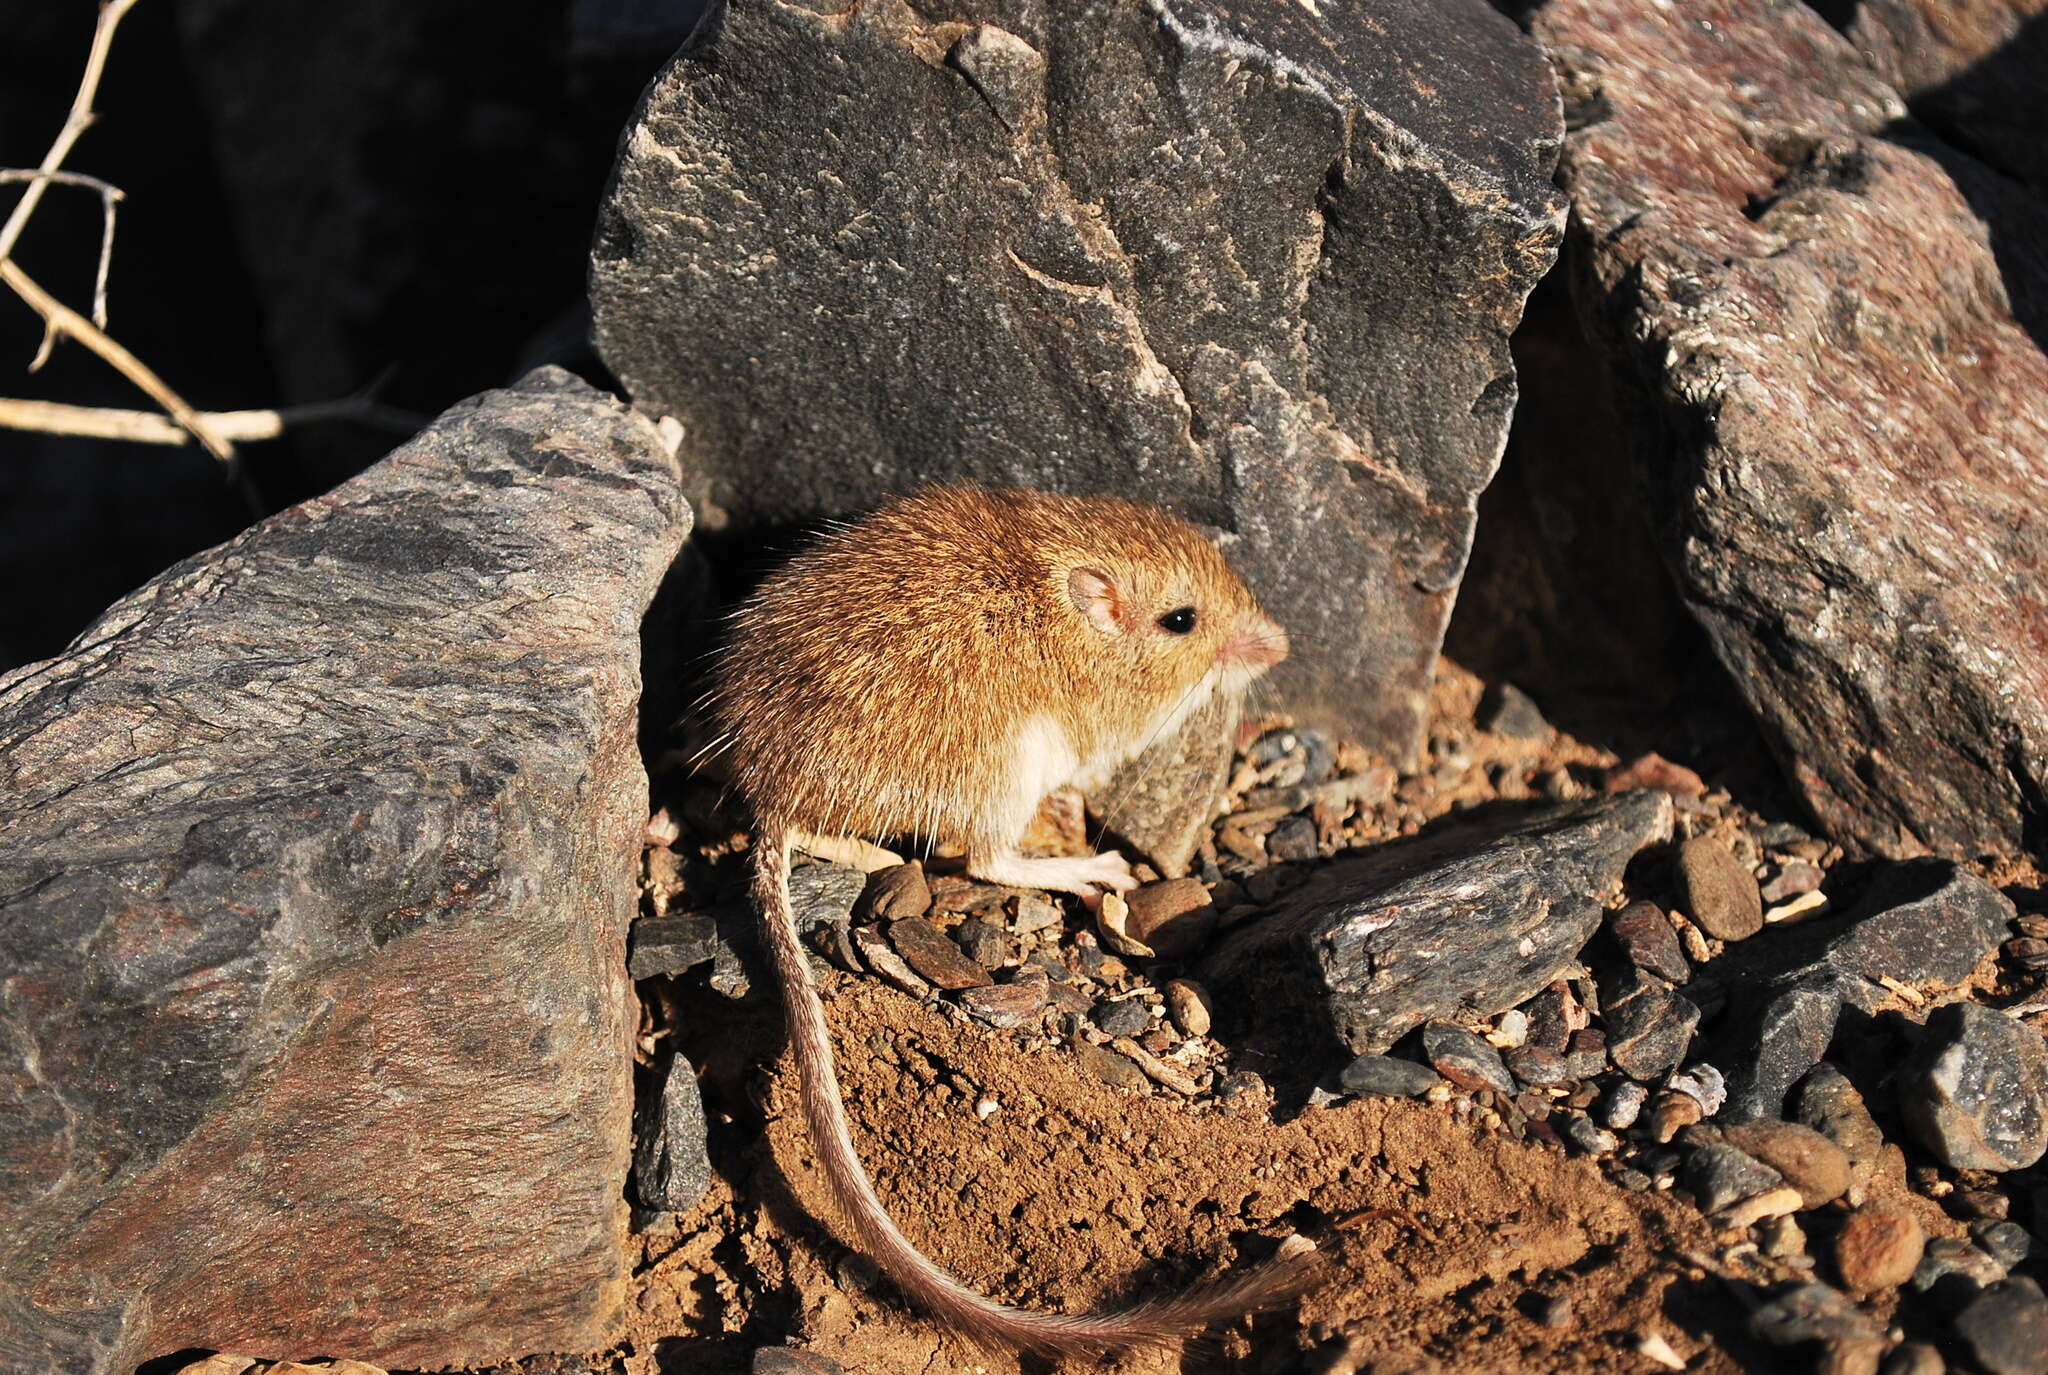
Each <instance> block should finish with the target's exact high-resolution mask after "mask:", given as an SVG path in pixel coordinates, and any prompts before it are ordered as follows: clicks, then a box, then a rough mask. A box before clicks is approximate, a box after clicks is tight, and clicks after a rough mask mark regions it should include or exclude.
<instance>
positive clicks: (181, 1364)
mask: <svg viewBox="0 0 2048 1375" xmlns="http://www.w3.org/2000/svg"><path fill="white" fill-rule="evenodd" d="M213 1354H214V1353H213V1350H212V1348H210V1347H204V1346H188V1347H186V1348H185V1349H184V1350H182V1351H173V1352H172V1353H171V1354H170V1355H168V1356H158V1357H157V1358H156V1359H154V1360H149V1361H144V1362H143V1363H142V1364H141V1365H139V1366H136V1367H135V1375H177V1372H178V1371H180V1370H183V1369H184V1368H185V1367H186V1366H188V1365H191V1364H192V1363H193V1362H195V1361H203V1360H205V1359H206V1358H207V1357H208V1356H211V1355H213Z"/></svg>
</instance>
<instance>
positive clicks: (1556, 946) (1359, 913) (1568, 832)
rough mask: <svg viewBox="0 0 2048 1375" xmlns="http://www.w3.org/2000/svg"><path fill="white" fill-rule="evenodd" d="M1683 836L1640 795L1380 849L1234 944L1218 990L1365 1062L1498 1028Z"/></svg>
mask: <svg viewBox="0 0 2048 1375" xmlns="http://www.w3.org/2000/svg"><path fill="white" fill-rule="evenodd" d="M1670 828H1671V799H1670V798H1668V797H1665V796H1664V795H1663V794H1662V793H1649V792H1636V793H1624V794H1622V795H1620V796H1617V797H1612V798H1607V799H1603V800H1602V801H1599V802H1596V803H1592V804H1590V805H1587V806H1584V807H1576V808H1562V809H1553V810H1549V811H1544V812H1540V813H1538V814H1536V815H1534V816H1532V817H1529V818H1527V819H1524V820H1520V821H1517V822H1508V823H1496V824H1494V825H1492V826H1490V827H1473V828H1470V829H1462V830H1451V831H1447V832H1445V833H1443V834H1441V835H1438V836H1433V837H1429V838H1426V839H1424V840H1422V841H1418V842H1414V843H1410V844H1390V845H1383V846H1380V847H1379V848H1378V849H1377V850H1375V851H1374V852H1373V853H1371V854H1369V855H1366V856H1362V857H1360V858H1358V859H1353V860H1345V861H1341V862H1339V863H1336V864H1333V865H1331V866H1330V867H1329V868H1328V869H1326V870H1324V871H1323V872H1322V873H1320V874H1318V875H1317V876H1316V877H1315V878H1314V879H1312V880H1310V881H1309V882H1308V883H1307V884H1305V885H1304V886H1303V887H1302V888H1301V889H1300V890H1299V891H1298V892H1297V893H1295V894H1294V895H1292V896H1291V897H1290V898H1289V899H1288V900H1287V903H1286V905H1285V906H1284V907H1283V908H1282V909H1281V910H1279V911H1278V912H1276V913H1274V914H1273V915H1272V916H1270V917H1268V918H1266V919H1264V920H1262V921H1260V922H1258V923H1257V924H1255V925H1254V926H1252V927H1251V928H1249V929H1248V930H1246V931H1244V932H1242V933H1240V934H1239V935H1237V936H1235V937H1234V938H1233V939H1231V940H1230V941H1229V942H1228V943H1227V944H1225V945H1224V946H1223V948H1222V949H1221V950H1219V951H1218V952H1217V954H1216V956H1215V957H1214V959H1213V960H1212V961H1211V962H1210V966H1209V972H1208V974H1207V976H1206V977H1205V981H1206V982H1208V983H1209V985H1210V986H1211V987H1212V988H1215V989H1217V990H1218V992H1219V994H1220V995H1221V996H1220V1000H1219V1001H1220V1005H1227V1004H1229V1003H1231V1002H1232V1001H1238V1000H1241V999H1244V998H1250V999H1255V1000H1256V1003H1257V1005H1258V1006H1259V1007H1260V1008H1261V1009H1262V1012H1261V1015H1262V1016H1264V1015H1268V1014H1269V1013H1270V1012H1271V1011H1272V1010H1274V1009H1275V1008H1276V1007H1277V1006H1278V1005H1281V1004H1285V1003H1289V1002H1292V1003H1296V1004H1298V1005H1300V1006H1302V1007H1306V1008H1309V1009H1312V1010H1313V1015H1314V1016H1315V1017H1316V1019H1317V1020H1319V1021H1321V1022H1322V1023H1323V1024H1324V1025H1326V1026H1328V1027H1329V1028H1330V1030H1331V1031H1332V1032H1334V1033H1335V1035H1336V1037H1337V1039H1338V1040H1340V1041H1341V1042H1342V1043H1343V1044H1344V1045H1345V1046H1346V1047H1347V1048H1348V1049H1349V1050H1350V1051H1351V1053H1352V1054H1354V1055H1358V1054H1364V1053H1366V1052H1368V1051H1371V1052H1383V1051H1385V1050H1386V1049H1387V1048H1388V1047H1389V1046H1391V1045H1392V1044H1393V1043H1394V1042H1395V1041H1397V1040H1399V1039H1400V1037H1401V1036H1402V1035H1403V1034H1404V1033H1406V1032H1407V1031H1409V1030H1411V1029H1412V1028H1414V1027H1417V1026H1420V1025H1421V1024H1422V1023H1423V1022H1426V1021H1429V1020H1431V1019H1432V1018H1444V1019H1447V1020H1448V1019H1453V1018H1458V1019H1465V1018H1483V1017H1490V1016H1492V1015H1493V1014H1495V1013H1497V1012H1502V1011H1505V1010H1506V1009H1508V1008H1511V1007H1513V1006H1515V1005H1516V1004H1518V1003H1521V1002H1523V1001H1524V1000H1526V999H1528V998H1530V997H1531V996H1533V995H1534V994H1535V993H1537V992H1538V991H1539V990H1541V989H1542V988H1543V987H1544V986H1545V985H1547V984H1548V983H1550V982H1551V981H1552V980H1553V979H1556V978H1558V977H1559V976H1560V975H1561V974H1562V973H1563V971H1564V970H1566V969H1567V968H1568V967H1570V966H1571V965H1572V964H1573V963H1574V962H1575V961H1576V959H1577V957H1578V953H1579V950H1580V949H1581V948H1582V947H1583V946H1584V945H1585V943H1586V941H1587V940H1588V939H1589V938H1590V937H1591V936H1592V934H1593V932H1594V931H1595V930H1597V929H1598V927H1599V925H1600V919H1601V917H1602V915H1604V913H1603V910H1602V907H1601V904H1600V902H1599V895H1600V894H1601V893H1602V892H1604V891H1605V890H1608V889H1610V888H1612V887H1613V886H1614V885H1615V884H1616V883H1617V882H1618V881H1619V879H1620V877H1621V873H1622V870H1623V868H1624V867H1625V866H1626V865H1627V864H1628V861H1629V859H1630V858H1631V857H1632V856H1633V855H1634V854H1635V853H1636V852H1637V851H1638V850H1640V849H1642V848H1643V847H1644V846H1645V845H1648V844H1651V843H1652V842H1654V841H1658V840H1661V839H1663V838H1664V837H1665V836H1666V835H1668V834H1669V832H1670ZM1226 989H1236V990H1239V993H1238V995H1237V997H1236V998H1234V997H1233V995H1232V994H1231V993H1230V992H1226V991H1225V990H1226Z"/></svg>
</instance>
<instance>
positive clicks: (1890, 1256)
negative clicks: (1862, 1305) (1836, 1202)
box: [1834, 1203, 1927, 1294]
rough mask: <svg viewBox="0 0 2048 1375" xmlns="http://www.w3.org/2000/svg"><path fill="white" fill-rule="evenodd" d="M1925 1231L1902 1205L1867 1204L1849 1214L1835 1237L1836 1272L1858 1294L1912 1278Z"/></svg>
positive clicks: (1871, 1292) (1875, 1290)
mask: <svg viewBox="0 0 2048 1375" xmlns="http://www.w3.org/2000/svg"><path fill="white" fill-rule="evenodd" d="M1926 1246H1927V1234H1926V1233H1925V1232H1923V1231H1922V1230H1921V1229H1920V1223H1919V1222H1918V1220H1916V1219H1915V1218H1914V1217H1913V1215H1912V1214H1911V1213H1909V1212H1907V1211H1906V1210H1905V1209H1903V1208H1899V1207H1895V1206H1890V1205H1885V1204H1875V1203H1874V1204H1870V1205H1868V1206H1866V1207H1863V1208H1859V1209H1857V1210H1856V1211H1855V1212H1853V1213H1851V1214H1849V1216H1848V1218H1847V1219H1846V1220H1845V1221H1844V1222H1843V1223H1842V1230H1841V1231H1840V1232H1839V1233H1837V1234H1836V1236H1835V1245H1834V1259H1835V1271H1836V1273H1837V1274H1839V1275H1840V1276H1841V1277H1842V1283H1843V1284H1844V1285H1846V1286H1847V1287H1848V1288H1849V1289H1850V1290H1851V1291H1853V1292H1855V1293H1859V1294H1874V1293H1877V1292H1878V1291H1879V1290H1881V1289H1896V1288H1897V1287H1898V1286H1900V1285H1902V1284H1904V1283H1906V1282H1907V1281H1908V1280H1910V1279H1912V1278H1913V1272H1914V1271H1915V1270H1916V1269H1918V1268H1919V1265H1920V1260H1921V1257H1922V1255H1923V1254H1924V1253H1925V1250H1926Z"/></svg>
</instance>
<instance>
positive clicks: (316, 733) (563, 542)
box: [0, 371, 689, 1372]
mask: <svg viewBox="0 0 2048 1375" xmlns="http://www.w3.org/2000/svg"><path fill="white" fill-rule="evenodd" d="M688 528H689V510H688V508H687V506H686V505H685V504H684V502H683V501H682V499H681V496H680V494H679V492H678V489H677V485H676V480H675V470H674V462H673V460H672V459H671V458H670V457H669V455H668V453H667V452H666V450H665V447H664V445H663V444H662V442H661V440H660V438H659V437H658V435H657V433H656V431H655V428H654V426H653V425H652V424H651V423H650V422H649V421H648V420H646V419H645V418H643V417H641V416H638V415H636V414H634V413H632V412H629V411H627V410H625V409H623V408H622V407H620V406H619V405H618V403H617V402H616V401H614V400H612V399H611V398H609V397H606V396H603V395H602V394H600V393H597V392H594V391H592V390H591V389H590V388H588V387H586V386H584V385H583V384H581V383H579V382H576V381H575V380H574V379H572V378H569V377H568V376H567V375H566V374H563V373H559V372H551V371H544V372H541V373H536V374H534V375H533V376H531V377H529V378H527V379H526V380H525V381H524V382H522V383H521V384H520V385H519V386H517V387H516V388H512V389H508V390H505V391H499V392H491V393H487V394H486V395H484V396H482V397H479V398H476V399H474V400H471V401H468V402H465V403H464V404H463V405H461V406H459V407H457V408H455V409H454V410H451V411H450V412H449V413H448V414H447V415H445V416H444V417H442V418H441V420H439V421H438V422H436V424H435V425H434V426H433V427H432V428H431V429H429V430H427V431H426V432H425V433H423V434H422V435H420V436H419V437H418V438H417V439H415V440H414V441H412V442H411V443H409V444H407V445H406V446H405V447H404V448H402V449H400V450H398V451H397V452H396V453H394V454H392V455H391V456H390V457H389V458H387V459H386V460H384V461H383V462H382V463H381V464H379V465H377V466H376V467H375V468H374V469H372V470H371V471H369V472H367V473H365V474H364V475H363V476H361V477H359V478H357V479H355V480H354V481H351V482H349V483H348V484H346V485H344V486H342V487H340V488H338V489H337V490H335V491H334V492H332V493H330V494H329V495H327V496H325V497H321V498H318V499H316V500H313V501H309V502H307V503H305V504H304V505H301V506H298V507H295V508H293V509H291V510H288V511H285V512H283V513H282V514H280V515H278V516H275V517H273V518H272V519H270V520H268V521H265V522H264V523H263V524H261V525H259V526H257V527H255V528H254V529H252V530H250V531H248V532H247V533H245V534H243V535H242V536H240V537H239V538H237V539H235V540H234V541H232V542H230V543H228V544H225V545H222V546H221V547H219V548H218V549H214V550H212V551H209V552H208V553H205V554H202V555H200V556H198V557H196V558H194V559H191V560H189V561H187V562H186V563H184V564H181V565H179V566H178V567H176V568H173V569H172V570H170V571H169V572H168V573H165V574H164V575H163V576H162V577H160V578H158V579H157V580H156V581H154V582H152V583H150V584H149V585H148V586H146V587H144V588H142V589H141V590H140V591H139V592H137V593H135V594H134V595H133V596H131V597H129V598H127V599H126V600H124V601H122V602H120V603H118V604H117V605H115V606H114V607H113V608H112V609H111V610H109V611H108V612H107V614H106V615H105V616H104V617H102V618H101V619H100V621H99V622H98V623H97V624H95V625H94V626H93V627H92V628H91V629H90V630H88V631H87V632H86V633H85V634H84V635H83V636H82V637H81V638H80V639H79V640H78V641H77V643H75V644H74V645H73V646H72V647H71V649H70V650H68V651H67V652H66V653H65V654H63V655H61V656H60V657H58V658H56V659H52V660H48V661H46V662H43V663H38V664H32V665H29V666H28V667H26V668H23V669H21V670H19V671H17V672H15V673H13V674H11V675H8V676H7V677H6V678H4V679H0V1235H4V1236H5V1237H6V1238H7V1245H6V1246H5V1247H0V1368H4V1369H7V1370H17V1369H39V1370H42V1369H48V1370H63V1371H109V1372H111V1371H117V1370H118V1371H126V1370H129V1369H132V1368H133V1367H134V1366H135V1365H136V1364H137V1363H139V1362H141V1361H143V1360H146V1359H151V1358H154V1357H158V1356H162V1355H164V1354H166V1353H168V1352H172V1351H176V1350H179V1349H181V1348H185V1347H206V1348H216V1349H218V1348H226V1349H231V1350H254V1351H271V1352H279V1353H305V1352H315V1351H334V1352H343V1353H346V1354H348V1355H350V1356H354V1357H358V1358H362V1359H367V1360H371V1361H375V1362H377V1363H379V1364H382V1365H388V1366H428V1367H435V1366H442V1365H457V1364H466V1363H473V1362H479V1363H480V1362H484V1361H488V1360H492V1359H497V1358H502V1357H506V1356H511V1355H517V1354H521V1353H524V1352H528V1351H533V1350H554V1349H560V1348H565V1347H566V1348H571V1349H587V1348H592V1347H595V1346H598V1345H601V1344H602V1343H603V1342H604V1341H605V1340H606V1339H607V1337H608V1335H609V1327H610V1323H611V1321H612V1319H613V1317H614V1316H615V1312H616V1309H617V1306H618V1304H619V1303H620V1301H621V1300H622V1298H623V1295H624V1289H625V1284H626V1280H627V1277H628V1276H627V1268H626V1260H625V1252H624V1249H623V1244H624V1240H625V1223H626V1217H625V1202H624V1193H623V1189H624V1183H625V1178H626V1162H627V1155H628V1149H629V1145H630V1139H629V1125H628V1116H629V1112H630V1109H631V1101H630V1100H631V1084H630V1078H629V1073H630V1058H629V1057H630V1045H629V1034H630V1032H631V1029H632V1026H633V1018H632V1016H631V1014H630V1011H629V1009H630V1006H631V990H630V986H629V985H628V983H627V980H626V971H625V962H624V961H625V948H624V947H625V931H626V924H627V922H628V921H629V920H630V918H631V916H632V913H633V907H634V902H635V891H634V881H633V874H634V868H635V859H636V857H637V854H638V850H639V845H640V835H641V831H642V828H643V827H644V824H645V821H646V808H647V797H646V779H645V777H644V775H643V773H642V771H641V765H640V757H639V752H638V750H637V748H636V744H635V732H634V724H635V722H634V709H635V706H636V703H637V701H638V698H639V686H640V683H639V633H638V632H639V625H640V618H641V615H642V613H643V612H644V611H645V609H646V607H647V604H648V601H649V599H650V598H651V597H652V596H653V593H654V590H655V586H656V584H657V583H658V582H659V581H660V579H661V577H662V574H663V571H664V570H665V569H666V568H667V566H668V564H669V562H670V560H671V559H672V558H673V557H674V555H675V552H676V550H677V547H678V545H679V544H680V542H681V540H682V538H683V536H684V535H685V533H686V532H687V530H688Z"/></svg>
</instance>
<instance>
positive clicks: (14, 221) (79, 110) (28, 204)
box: [0, 0, 135, 258]
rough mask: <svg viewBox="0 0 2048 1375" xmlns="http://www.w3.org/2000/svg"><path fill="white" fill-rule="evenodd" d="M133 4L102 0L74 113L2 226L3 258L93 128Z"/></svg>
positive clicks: (129, 0)
mask: <svg viewBox="0 0 2048 1375" xmlns="http://www.w3.org/2000/svg"><path fill="white" fill-rule="evenodd" d="M134 4H135V0H101V3H100V17H99V22H98V24H97V25H95V26H94V28H93V31H92V52H91V53H90V54H88V55H87V57H86V59H85V75H84V76H82V77H80V78H79V82H78V94H77V95H75V96H73V97H72V99H71V113H70V114H69V115H67V116H65V119H64V127H63V128H62V129H59V130H58V131H57V141H56V142H55V143H52V144H51V145H50V151H49V152H47V153H45V154H43V164H42V166H41V168H40V169H38V171H39V175H38V176H37V177H36V178H35V180H33V181H31V182H29V184H28V189H27V190H26V191H23V192H22V193H21V200H20V201H18V202H17V203H16V204H15V207H14V210H13V212H12V213H10V214H9V215H8V216H7V223H6V224H5V225H0V258H6V257H9V256H10V255H12V254H13V252H14V245H15V242H16V241H17V240H19V239H20V238H21V231H22V230H23V229H24V228H26V227H27V225H28V217H29V216H30V215H33V214H35V213H36V206H38V205H40V204H41V203H42V199H43V192H44V190H45V189H47V188H48V186H49V185H50V183H51V181H53V180H55V176H54V174H55V173H56V171H57V169H58V168H59V167H61V166H63V164H64V159H65V158H66V157H68V156H69V155H70V153H71V145H72V144H74V143H76V142H78V136H79V135H80V134H83V133H84V132H85V131H86V130H87V129H89V128H91V127H92V121H93V113H92V102H93V97H94V96H96V95H97V94H98V93H99V88H100V77H101V75H102V74H103V73H104V72H105V71H106V68H107V49H108V48H109V47H111V46H112V45H113V42H114V29H115V27H116V26H117V25H119V24H120V22H121V17H122V16H123V15H125V14H127V13H128V11H129V9H130V8H132V7H133V6H134Z"/></svg>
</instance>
